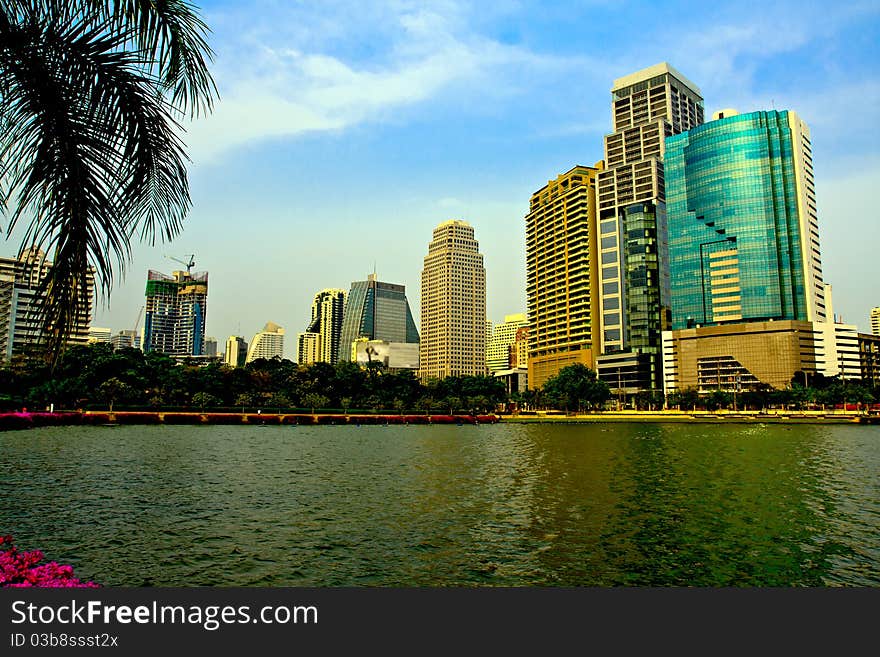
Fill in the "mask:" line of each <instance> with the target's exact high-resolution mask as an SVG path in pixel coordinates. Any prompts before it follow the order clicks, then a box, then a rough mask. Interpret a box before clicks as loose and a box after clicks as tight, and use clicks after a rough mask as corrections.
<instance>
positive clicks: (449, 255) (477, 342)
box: [419, 219, 486, 379]
mask: <svg viewBox="0 0 880 657" xmlns="http://www.w3.org/2000/svg"><path fill="white" fill-rule="evenodd" d="M479 249H480V245H479V243H478V242H477V240H476V239H475V238H474V229H473V227H472V226H471V225H470V224H469V223H467V222H466V221H461V220H459V219H452V220H449V221H444V222H443V223H441V224H440V225H439V226H437V227H436V228H435V229H434V236H433V239H432V240H431V242H430V244H429V245H428V255H426V256H425V261H424V262H425V264H424V268H423V269H422V290H421V302H422V303H421V322H422V329H421V346H420V349H419V367H420V370H419V372H420V376H421V377H422V379H429V378H438V379H443V378H445V377H447V376H464V375H484V374H486V270H485V268H484V267H483V254H481V253H480V250H479Z"/></svg>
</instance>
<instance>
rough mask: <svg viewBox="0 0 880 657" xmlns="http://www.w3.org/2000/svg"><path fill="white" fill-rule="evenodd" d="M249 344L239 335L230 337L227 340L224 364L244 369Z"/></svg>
mask: <svg viewBox="0 0 880 657" xmlns="http://www.w3.org/2000/svg"><path fill="white" fill-rule="evenodd" d="M247 352H248V343H247V342H246V341H245V339H244V338H243V337H241V336H239V335H230V336H229V339H227V340H226V355H225V356H224V358H223V362H224V363H226V364H227V365H229V366H230V367H242V366H243V365H244V364H245V361H246V360H247Z"/></svg>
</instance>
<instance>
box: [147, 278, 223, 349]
mask: <svg viewBox="0 0 880 657" xmlns="http://www.w3.org/2000/svg"><path fill="white" fill-rule="evenodd" d="M146 296H147V302H146V306H145V309H144V313H145V316H144V339H143V345H144V351H145V352H150V351H158V352H161V353H163V354H168V355H169V356H202V355H204V348H205V314H206V310H207V300H208V274H207V272H198V273H195V274H190V272H189V270H187V271H175V272H172V275H171V276H168V275H167V274H163V273H161V272H158V271H153V270H150V272H149V274H147V291H146Z"/></svg>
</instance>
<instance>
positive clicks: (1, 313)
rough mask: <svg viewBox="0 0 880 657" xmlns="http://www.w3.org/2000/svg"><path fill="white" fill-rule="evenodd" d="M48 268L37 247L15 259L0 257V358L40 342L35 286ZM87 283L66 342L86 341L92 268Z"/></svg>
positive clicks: (39, 297) (41, 336) (91, 287)
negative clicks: (85, 294) (87, 286)
mask: <svg viewBox="0 0 880 657" xmlns="http://www.w3.org/2000/svg"><path fill="white" fill-rule="evenodd" d="M51 267H52V262H51V261H49V260H47V259H46V255H45V254H44V253H43V252H42V251H40V250H39V249H29V250H26V251H25V252H24V253H22V255H21V257H19V258H0V359H3V360H9V359H10V358H12V356H13V354H17V353H21V352H22V351H25V350H27V348H28V347H29V346H33V345H37V344H39V343H40V342H41V341H42V339H43V337H44V335H43V327H42V322H41V321H40V314H39V308H40V303H41V301H42V299H41V295H40V292H39V286H40V282H41V281H42V280H43V278H44V277H45V276H46V274H48V273H49V270H50V269H51ZM88 283H89V289H88V291H87V298H86V299H85V300H84V301H83V302H82V303H81V304H80V307H79V308H78V309H77V317H76V324H75V326H73V327H72V331H71V334H70V336H69V337H68V340H67V343H68V344H86V343H87V342H88V341H89V324H90V323H91V315H92V303H93V299H94V290H95V283H94V272H93V271H90V272H89V274H88Z"/></svg>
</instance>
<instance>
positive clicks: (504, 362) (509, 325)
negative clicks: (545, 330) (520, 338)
mask: <svg viewBox="0 0 880 657" xmlns="http://www.w3.org/2000/svg"><path fill="white" fill-rule="evenodd" d="M528 325H529V320H528V319H527V318H526V315H525V313H516V314H513V315H505V316H504V321H503V322H502V323H501V324H495V325H494V326H493V327H492V335H491V337H490V338H489V342H488V344H487V345H486V369H488V371H489V373H490V374H493V373H495V372H497V371H499V370H506V369H510V368H511V367H512V365H511V362H510V348H511V347H512V346H513V345H514V344H515V343H516V334H517V332H518V331H519V330H520V329H523V328H527V327H528Z"/></svg>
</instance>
